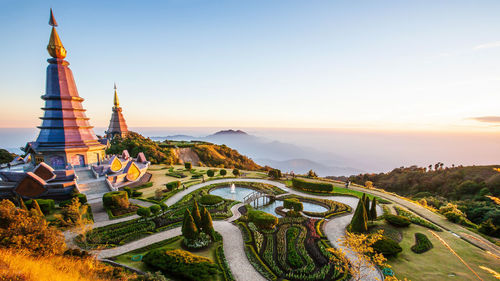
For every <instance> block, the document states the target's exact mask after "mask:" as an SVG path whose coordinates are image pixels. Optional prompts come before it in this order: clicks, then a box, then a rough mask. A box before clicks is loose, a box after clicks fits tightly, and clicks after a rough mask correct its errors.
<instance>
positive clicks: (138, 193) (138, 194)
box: [132, 190, 142, 197]
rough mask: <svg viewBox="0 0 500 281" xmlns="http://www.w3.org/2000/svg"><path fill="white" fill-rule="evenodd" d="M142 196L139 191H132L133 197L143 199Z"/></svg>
mask: <svg viewBox="0 0 500 281" xmlns="http://www.w3.org/2000/svg"><path fill="white" fill-rule="evenodd" d="M141 196H142V192H140V191H137V190H134V191H132V197H141Z"/></svg>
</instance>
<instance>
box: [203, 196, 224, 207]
mask: <svg viewBox="0 0 500 281" xmlns="http://www.w3.org/2000/svg"><path fill="white" fill-rule="evenodd" d="M221 202H224V199H223V198H222V197H220V196H217V195H213V194H206V195H203V196H202V197H201V198H200V204H202V205H217V204H219V203H221Z"/></svg>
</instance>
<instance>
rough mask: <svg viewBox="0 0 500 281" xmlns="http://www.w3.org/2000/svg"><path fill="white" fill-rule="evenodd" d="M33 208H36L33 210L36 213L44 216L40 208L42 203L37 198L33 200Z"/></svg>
mask: <svg viewBox="0 0 500 281" xmlns="http://www.w3.org/2000/svg"><path fill="white" fill-rule="evenodd" d="M31 210H34V211H33V212H34V213H35V214H37V215H39V216H41V217H43V212H42V209H40V205H38V202H37V201H36V200H35V199H33V200H31Z"/></svg>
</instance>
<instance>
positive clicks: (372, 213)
mask: <svg viewBox="0 0 500 281" xmlns="http://www.w3.org/2000/svg"><path fill="white" fill-rule="evenodd" d="M376 219H377V198H376V197H375V196H373V200H372V206H371V208H370V220H372V221H373V220H376Z"/></svg>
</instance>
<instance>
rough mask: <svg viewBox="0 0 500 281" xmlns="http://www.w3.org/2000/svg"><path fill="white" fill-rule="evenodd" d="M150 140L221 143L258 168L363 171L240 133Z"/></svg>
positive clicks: (351, 163) (323, 155) (337, 160)
mask: <svg viewBox="0 0 500 281" xmlns="http://www.w3.org/2000/svg"><path fill="white" fill-rule="evenodd" d="M153 139H155V140H162V141H163V140H165V139H168V140H175V141H181V140H184V141H193V140H198V141H207V142H211V143H215V144H225V145H227V146H229V147H231V148H233V149H237V150H238V152H240V153H241V154H243V155H247V156H248V157H250V158H252V159H255V161H256V162H257V163H258V164H259V165H261V166H265V165H269V166H272V167H279V168H280V169H281V170H283V171H284V172H289V171H294V172H297V171H309V170H310V169H313V170H315V171H316V172H317V173H318V174H319V175H320V176H340V175H353V174H359V173H362V172H363V171H362V170H359V169H357V168H351V167H357V166H358V162H357V161H356V160H354V159H346V158H344V157H341V156H339V155H335V154H332V153H327V152H325V151H322V150H319V149H315V148H310V147H303V146H298V145H295V144H291V143H285V142H280V141H275V140H269V139H265V138H261V137H257V136H254V135H251V134H248V133H246V132H244V131H242V130H223V131H219V132H216V133H214V134H211V135H208V136H203V137H195V136H186V135H174V136H166V137H154V138H153ZM271 164H272V165H271ZM308 165H310V166H308ZM299 173H300V172H299Z"/></svg>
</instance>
